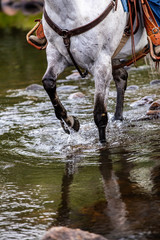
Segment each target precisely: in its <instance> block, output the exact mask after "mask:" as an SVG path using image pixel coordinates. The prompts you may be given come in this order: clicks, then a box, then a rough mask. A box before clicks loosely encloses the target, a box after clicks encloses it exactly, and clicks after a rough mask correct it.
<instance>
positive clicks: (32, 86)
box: [26, 84, 44, 91]
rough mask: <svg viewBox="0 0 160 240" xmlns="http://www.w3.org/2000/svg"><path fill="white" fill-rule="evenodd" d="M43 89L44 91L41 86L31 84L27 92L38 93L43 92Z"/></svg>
mask: <svg viewBox="0 0 160 240" xmlns="http://www.w3.org/2000/svg"><path fill="white" fill-rule="evenodd" d="M42 89H44V88H43V87H42V86H41V85H39V84H31V85H29V86H28V87H26V91H30V90H32V91H37V90H42Z"/></svg>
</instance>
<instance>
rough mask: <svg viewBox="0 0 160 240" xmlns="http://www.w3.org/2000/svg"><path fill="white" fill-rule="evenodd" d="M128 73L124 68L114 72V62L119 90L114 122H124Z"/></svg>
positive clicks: (114, 73) (114, 77) (115, 77)
mask: <svg viewBox="0 0 160 240" xmlns="http://www.w3.org/2000/svg"><path fill="white" fill-rule="evenodd" d="M127 78H128V73H127V71H126V70H125V69H124V68H119V69H115V70H114V61H113V79H114V81H115V84H116V89H117V102H116V111H115V114H114V120H120V121H122V120H123V104H124V94H125V90H126V87H127Z"/></svg>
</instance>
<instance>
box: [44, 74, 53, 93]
mask: <svg viewBox="0 0 160 240" xmlns="http://www.w3.org/2000/svg"><path fill="white" fill-rule="evenodd" d="M42 83H43V87H44V89H45V90H46V92H47V93H48V94H49V95H50V94H51V93H55V91H56V80H55V79H54V78H53V77H51V76H49V77H47V76H44V78H43V79H42Z"/></svg>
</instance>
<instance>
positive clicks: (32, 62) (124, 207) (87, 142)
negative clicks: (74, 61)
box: [0, 29, 160, 240]
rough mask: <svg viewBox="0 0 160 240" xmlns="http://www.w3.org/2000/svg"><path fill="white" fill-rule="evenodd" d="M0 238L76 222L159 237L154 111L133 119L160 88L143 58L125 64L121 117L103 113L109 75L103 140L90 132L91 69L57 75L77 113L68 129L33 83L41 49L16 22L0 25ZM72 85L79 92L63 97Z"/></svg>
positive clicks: (112, 232) (159, 142)
mask: <svg viewBox="0 0 160 240" xmlns="http://www.w3.org/2000/svg"><path fill="white" fill-rule="evenodd" d="M0 53H1V54H0V89H1V90H0V205H1V208H0V239H1V240H8V239H16V240H20V239H24V240H29V239H31V240H33V239H41V237H42V236H43V234H44V232H45V231H46V230H47V229H48V228H49V227H51V226H60V225H63V226H68V227H72V228H81V229H83V230H87V231H90V232H94V233H98V234H101V235H103V236H105V237H107V238H108V239H117V240H130V239H134V240H139V239H140V240H145V239H152V240H155V239H159V235H160V121H159V120H151V121H136V119H138V118H139V117H141V116H143V115H144V114H145V112H146V111H147V109H148V108H149V105H148V104H146V105H145V106H143V107H138V106H137V107H135V108H133V107H131V106H130V104H131V103H133V102H134V101H136V100H139V99H140V98H142V97H144V96H147V95H151V96H152V97H153V98H154V99H158V98H160V85H150V81H151V80H153V79H157V78H159V75H157V74H156V73H154V72H152V71H151V69H150V68H148V67H146V66H141V67H139V68H138V69H134V68H132V69H130V70H129V81H128V85H133V84H134V85H135V84H136V85H137V86H139V88H138V89H137V90H128V91H126V98H125V109H124V117H125V120H124V122H123V123H121V122H112V120H111V119H112V116H113V112H114V107H115V97H116V91H115V87H114V84H113V83H112V85H111V90H110V98H109V106H108V111H109V124H108V127H107V139H108V140H107V144H106V146H105V147H102V146H101V145H100V144H99V142H98V132H97V129H96V127H95V125H94V121H93V114H92V112H93V96H94V82H93V80H92V78H90V79H88V80H87V79H83V80H67V79H66V77H67V76H68V75H69V74H70V73H71V69H67V70H66V71H65V72H64V73H63V74H62V75H61V76H60V77H59V79H58V81H57V86H58V93H59V96H60V98H61V100H62V102H63V104H64V105H65V107H66V108H67V110H68V112H69V113H70V114H73V115H75V116H77V117H78V119H79V120H80V123H81V128H80V131H79V133H71V135H67V134H65V133H64V132H63V130H62V129H61V126H60V123H59V121H57V119H56V118H55V114H54V111H53V108H52V105H51V103H50V101H49V99H48V96H47V94H46V93H45V91H44V90H43V89H42V90H37V91H32V90H30V91H27V90H26V87H27V86H29V85H30V84H33V83H37V84H41V79H42V76H43V74H44V72H45V68H46V59H45V52H39V51H37V50H35V49H34V48H32V47H31V46H28V45H27V43H26V41H25V32H22V31H18V30H16V29H13V30H10V31H1V38H0ZM78 91H81V92H83V93H84V94H85V97H84V98H82V99H78V98H77V99H72V100H71V99H70V98H69V96H70V94H71V93H75V92H78Z"/></svg>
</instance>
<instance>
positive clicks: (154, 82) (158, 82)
mask: <svg viewBox="0 0 160 240" xmlns="http://www.w3.org/2000/svg"><path fill="white" fill-rule="evenodd" d="M150 84H151V85H155V84H160V79H155V80H152V81H151V82H150Z"/></svg>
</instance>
